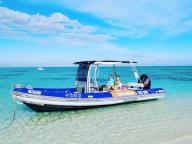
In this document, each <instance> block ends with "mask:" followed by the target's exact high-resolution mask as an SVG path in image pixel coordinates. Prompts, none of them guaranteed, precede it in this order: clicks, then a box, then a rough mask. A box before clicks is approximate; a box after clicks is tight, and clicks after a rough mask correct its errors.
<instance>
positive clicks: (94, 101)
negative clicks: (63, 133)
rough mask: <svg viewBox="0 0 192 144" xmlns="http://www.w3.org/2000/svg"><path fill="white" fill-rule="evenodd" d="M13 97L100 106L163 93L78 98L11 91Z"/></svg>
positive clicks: (70, 104)
mask: <svg viewBox="0 0 192 144" xmlns="http://www.w3.org/2000/svg"><path fill="white" fill-rule="evenodd" d="M13 97H14V98H16V99H17V100H19V101H21V102H25V103H30V104H36V105H42V106H43V105H57V106H100V105H112V104H120V103H125V102H134V101H144V100H152V99H158V98H161V97H164V94H162V93H158V94H148V95H137V96H121V97H113V98H100V99H94V98H89V99H80V98H71V99H70V98H59V97H51V96H40V95H33V94H23V93H19V92H16V93H13Z"/></svg>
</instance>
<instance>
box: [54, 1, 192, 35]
mask: <svg viewBox="0 0 192 144" xmlns="http://www.w3.org/2000/svg"><path fill="white" fill-rule="evenodd" d="M56 3H59V4H62V5H63V6H65V7H68V8H70V9H73V10H77V11H81V12H86V13H89V14H92V15H94V16H96V17H98V18H100V19H103V20H104V21H106V22H108V23H109V24H111V25H113V26H117V27H120V28H123V29H124V31H127V36H129V37H133V38H135V37H136V38H140V37H145V36H147V35H148V33H150V31H152V30H153V29H159V30H160V31H161V32H162V33H163V34H173V35H174V34H176V33H174V30H173V29H172V27H175V28H176V29H177V30H178V29H182V28H181V27H183V26H184V23H185V21H188V20H189V19H192V11H191V9H192V1H191V0H167V1H162V0H155V1H154V0H139V1H132V0H121V1H117V0H105V1H103V0H91V1H90V0H79V1H75V2H74V1H72V0H64V1H62V2H61V1H57V0H56ZM179 24H180V25H179ZM191 29H192V28H191V27H188V29H186V30H185V31H183V30H178V32H180V33H177V34H181V33H183V32H186V31H188V30H191Z"/></svg>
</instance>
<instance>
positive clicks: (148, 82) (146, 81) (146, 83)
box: [138, 74, 151, 89]
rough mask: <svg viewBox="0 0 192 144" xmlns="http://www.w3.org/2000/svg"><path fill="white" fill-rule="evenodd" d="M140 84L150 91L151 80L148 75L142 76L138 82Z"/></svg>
mask: <svg viewBox="0 0 192 144" xmlns="http://www.w3.org/2000/svg"><path fill="white" fill-rule="evenodd" d="M138 82H139V83H143V85H144V87H143V88H144V89H150V88H151V80H150V78H149V76H147V75H146V74H142V75H141V76H140V80H138Z"/></svg>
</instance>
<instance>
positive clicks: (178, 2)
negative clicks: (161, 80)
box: [0, 0, 192, 67]
mask: <svg viewBox="0 0 192 144" xmlns="http://www.w3.org/2000/svg"><path fill="white" fill-rule="evenodd" d="M81 60H132V61H138V63H139V65H147V66H164V65H165V66H166V65H167V66H169V65H171V66H180V65H192V1H191V0H166V1H162V0H155V1H154V0H137V1H133V0H120V1H117V0H105V1H103V0H0V66H2V67H9V66H13V67H14V66H69V65H72V64H73V62H75V61H81Z"/></svg>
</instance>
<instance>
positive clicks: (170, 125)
mask: <svg viewBox="0 0 192 144" xmlns="http://www.w3.org/2000/svg"><path fill="white" fill-rule="evenodd" d="M138 70H139V71H140V73H146V74H148V75H149V76H150V77H151V79H152V85H153V87H163V88H164V89H165V90H166V92H167V93H166V97H165V98H163V99H161V100H157V101H149V102H141V103H131V104H125V105H119V106H111V107H105V108H98V109H91V110H82V111H70V112H54V113H36V112H33V111H32V110H30V109H29V108H27V107H26V106H25V105H22V104H17V105H16V115H15V119H14V122H13V123H12V119H13V109H15V108H14V103H13V101H12V98H11V85H12V84H13V83H21V84H24V85H32V86H33V87H56V88H61V87H73V86H74V84H75V82H74V80H75V74H76V68H73V67H68V68H67V67H64V68H45V70H44V71H37V69H36V68H0V144H13V143H14V144H15V143H18V144H26V143H27V144H39V143H40V144H43V143H56V144H63V143H65V144H73V143H74V144H86V143H90V144H98V143H100V144H101V143H105V144H108V143H109V144H112V143H114V144H117V143H119V144H127V143H130V144H149V143H150V144H157V143H160V144H161V143H162V144H180V143H192V67H139V68H138ZM110 71H111V69H110V68H103V69H101V70H100V72H99V74H100V77H99V83H100V84H102V83H104V82H105V79H106V77H107V73H109V72H110ZM117 71H118V74H120V75H121V79H122V81H123V82H127V81H132V80H134V79H133V78H130V77H129V75H130V74H131V71H130V70H128V69H122V67H118V68H117Z"/></svg>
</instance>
